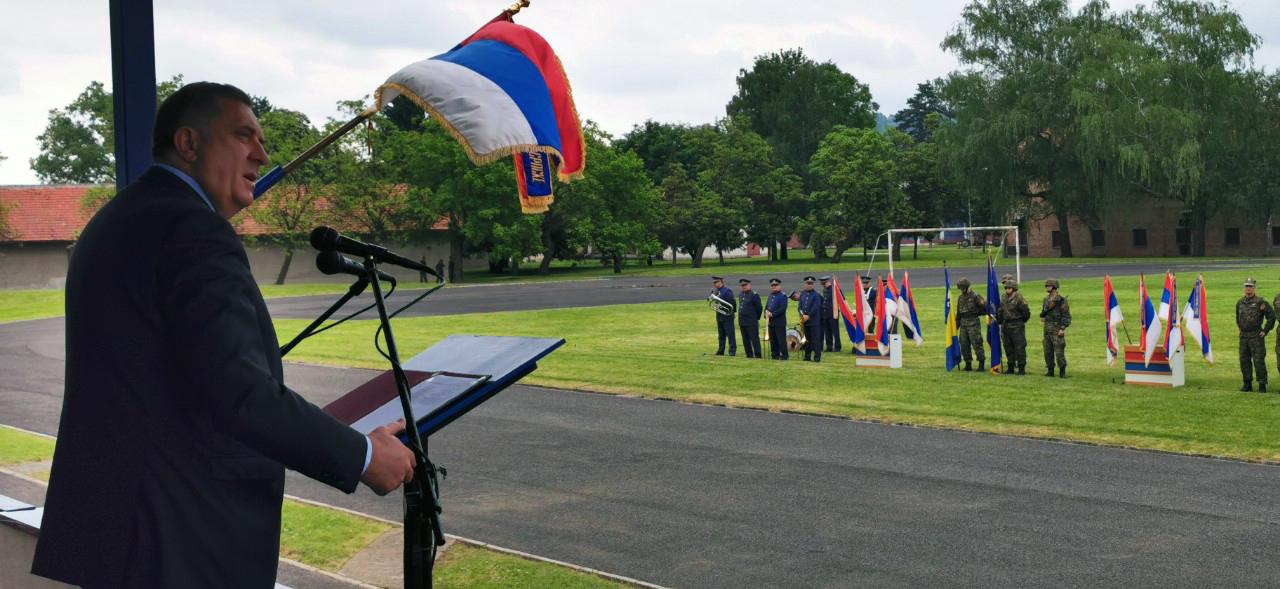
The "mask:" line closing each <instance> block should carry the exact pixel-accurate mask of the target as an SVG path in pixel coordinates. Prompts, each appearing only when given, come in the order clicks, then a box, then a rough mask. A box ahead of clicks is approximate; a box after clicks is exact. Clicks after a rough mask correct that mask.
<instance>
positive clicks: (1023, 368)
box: [1018, 363, 1027, 376]
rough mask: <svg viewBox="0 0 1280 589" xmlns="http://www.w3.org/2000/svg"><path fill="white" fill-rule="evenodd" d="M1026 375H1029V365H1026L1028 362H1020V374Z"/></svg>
mask: <svg viewBox="0 0 1280 589" xmlns="http://www.w3.org/2000/svg"><path fill="white" fill-rule="evenodd" d="M1026 375H1027V365H1026V363H1023V364H1019V365H1018V376H1026Z"/></svg>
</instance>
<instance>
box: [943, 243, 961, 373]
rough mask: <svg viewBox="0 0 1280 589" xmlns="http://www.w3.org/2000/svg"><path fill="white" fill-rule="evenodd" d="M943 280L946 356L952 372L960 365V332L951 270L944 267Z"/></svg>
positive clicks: (948, 368) (948, 366) (949, 369)
mask: <svg viewBox="0 0 1280 589" xmlns="http://www.w3.org/2000/svg"><path fill="white" fill-rule="evenodd" d="M942 280H943V282H945V283H946V291H947V298H946V300H945V301H944V302H943V305H942V316H943V317H944V318H945V319H946V322H947V328H946V335H945V337H946V342H947V347H946V354H947V371H948V372H950V371H951V369H952V368H955V367H956V366H957V365H959V364H960V330H959V329H957V328H956V314H955V311H954V309H953V308H952V307H951V270H950V269H949V268H947V267H946V265H943V266H942Z"/></svg>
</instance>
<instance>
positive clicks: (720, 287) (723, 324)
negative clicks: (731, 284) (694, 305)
mask: <svg viewBox="0 0 1280 589" xmlns="http://www.w3.org/2000/svg"><path fill="white" fill-rule="evenodd" d="M711 286H712V289H711V294H713V295H715V296H717V297H719V298H720V300H722V301H724V302H725V304H726V306H724V307H723V308H717V309H716V337H717V347H716V355H717V356H723V355H724V342H725V340H726V339H727V340H729V355H730V356H737V355H738V336H736V335H734V334H733V314H734V312H735V311H737V310H738V303H737V298H736V297H734V296H733V291H731V290H729V288H728V287H726V286H725V285H724V278H722V277H720V276H712V277H711ZM708 298H709V297H708Z"/></svg>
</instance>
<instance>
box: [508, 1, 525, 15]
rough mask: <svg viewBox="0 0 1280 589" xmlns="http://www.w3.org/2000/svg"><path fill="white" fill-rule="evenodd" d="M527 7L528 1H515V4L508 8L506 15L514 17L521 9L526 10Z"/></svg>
mask: <svg viewBox="0 0 1280 589" xmlns="http://www.w3.org/2000/svg"><path fill="white" fill-rule="evenodd" d="M528 6H529V0H516V3H515V4H512V5H511V7H510V8H507V15H508V16H515V15H516V13H518V12H520V10H521V9H523V8H528Z"/></svg>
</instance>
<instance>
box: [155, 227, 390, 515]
mask: <svg viewBox="0 0 1280 589" xmlns="http://www.w3.org/2000/svg"><path fill="white" fill-rule="evenodd" d="M170 235H171V236H172V237H171V238H170V239H169V240H168V243H166V247H165V249H164V251H163V252H162V253H161V255H160V261H159V264H158V268H157V271H158V276H157V277H156V280H157V284H158V290H159V293H158V294H159V302H160V306H161V314H162V317H163V319H164V321H165V328H166V330H167V331H168V333H169V337H170V341H171V342H172V344H173V346H174V350H173V357H174V358H176V360H177V366H176V367H175V368H176V369H177V370H179V371H180V373H181V374H182V375H183V376H184V378H186V379H187V381H188V382H189V383H190V386H189V388H188V389H187V390H186V391H185V393H186V394H188V395H190V396H191V399H190V400H189V401H190V402H191V404H192V405H193V406H195V407H198V408H199V409H200V410H203V411H206V412H208V415H209V416H210V417H211V418H212V420H213V423H214V426H215V427H216V428H217V429H218V431H220V432H222V433H224V434H226V435H228V436H230V437H231V438H233V439H235V440H237V441H239V442H241V443H242V444H244V445H246V446H248V447H249V448H251V449H253V450H255V451H256V452H258V453H259V454H262V455H263V456H266V457H267V458H270V459H272V460H275V461H276V462H279V463H281V464H283V465H284V466H285V467H287V468H289V469H292V470H296V471H298V472H300V473H302V474H304V475H306V476H308V477H311V478H313V479H316V480H318V481H321V482H323V483H326V484H328V485H331V486H333V487H336V488H338V489H341V490H342V491H345V492H347V493H350V492H353V491H354V490H355V488H356V485H357V484H358V483H359V481H360V476H361V474H362V471H363V464H364V459H365V455H366V452H367V448H368V447H367V441H366V440H365V437H364V436H363V435H361V434H360V433H359V432H357V431H355V430H353V429H351V428H350V427H348V426H346V425H344V424H342V423H340V422H338V421H337V420H335V419H333V418H332V417H330V416H329V415H328V414H326V413H324V412H323V411H321V410H320V408H319V407H316V406H315V405H313V404H311V403H310V402H308V401H307V400H305V399H303V398H302V397H301V396H300V395H298V394H297V393H295V392H294V391H292V390H290V389H289V388H288V387H286V386H284V383H282V382H280V381H278V380H277V379H276V378H275V377H274V375H273V371H272V368H273V367H272V365H271V364H270V363H271V362H273V361H277V360H275V350H272V349H269V348H270V347H274V346H275V338H274V334H271V333H264V331H263V327H262V323H261V322H260V321H262V322H265V323H266V324H268V325H269V324H270V318H268V317H259V313H258V308H259V307H258V300H259V299H260V297H261V294H260V292H259V291H258V287H257V284H256V283H255V282H254V280H253V275H252V274H251V273H250V271H249V267H248V263H247V260H246V258H245V257H244V253H243V252H244V250H243V247H242V246H241V245H240V242H239V239H238V238H237V237H236V236H235V233H234V232H233V231H232V230H231V228H230V226H228V225H227V224H226V223H225V222H223V221H222V219H221V218H218V217H215V216H212V215H207V214H201V215H194V214H193V215H188V216H187V218H185V219H183V221H182V222H180V223H179V224H178V226H177V227H175V228H174V230H173V232H172V233H171V234H170Z"/></svg>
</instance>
